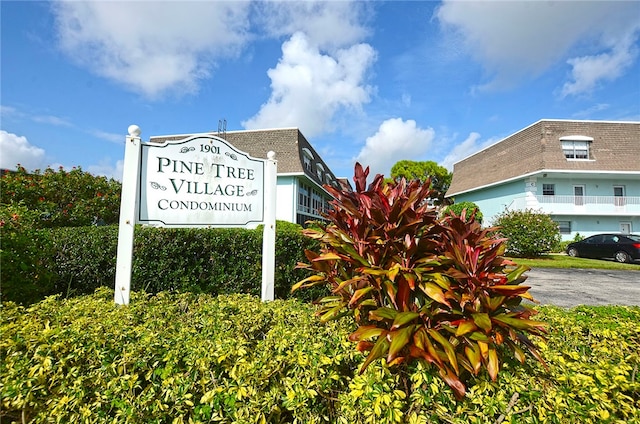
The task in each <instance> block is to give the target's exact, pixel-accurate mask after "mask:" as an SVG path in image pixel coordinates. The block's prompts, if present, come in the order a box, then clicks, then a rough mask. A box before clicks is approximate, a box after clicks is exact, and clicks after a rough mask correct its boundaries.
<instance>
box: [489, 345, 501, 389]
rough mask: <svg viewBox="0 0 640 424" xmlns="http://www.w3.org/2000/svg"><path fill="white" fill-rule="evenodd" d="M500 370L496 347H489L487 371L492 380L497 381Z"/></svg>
mask: <svg viewBox="0 0 640 424" xmlns="http://www.w3.org/2000/svg"><path fill="white" fill-rule="evenodd" d="M499 370H500V363H499V362H498V353H497V352H496V350H495V349H493V348H489V361H488V362H487V371H489V376H490V377H491V381H496V379H497V378H498V371H499Z"/></svg>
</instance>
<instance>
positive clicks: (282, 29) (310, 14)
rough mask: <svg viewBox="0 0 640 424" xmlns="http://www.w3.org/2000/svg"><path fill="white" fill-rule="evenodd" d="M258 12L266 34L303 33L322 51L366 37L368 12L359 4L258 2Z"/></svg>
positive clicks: (287, 34)
mask: <svg viewBox="0 0 640 424" xmlns="http://www.w3.org/2000/svg"><path fill="white" fill-rule="evenodd" d="M257 9H258V11H259V12H258V13H256V19H257V20H258V22H259V23H260V25H261V26H262V27H263V28H264V29H265V31H266V32H267V33H268V34H269V35H271V36H275V37H282V36H290V35H292V34H295V33H296V32H303V33H304V34H306V36H307V38H308V40H309V43H310V44H312V45H314V46H316V47H318V48H320V49H323V50H328V51H333V50H334V49H336V48H340V47H344V46H347V45H352V44H356V43H358V42H360V41H361V40H362V39H363V38H364V37H365V36H367V35H368V34H369V29H368V28H367V27H366V26H365V25H364V22H366V21H367V18H368V17H370V16H371V15H370V14H369V12H370V10H369V8H368V5H367V4H366V3H365V2H361V1H356V2H353V1H286V0H285V1H268V2H258V3H257Z"/></svg>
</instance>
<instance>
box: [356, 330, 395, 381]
mask: <svg viewBox="0 0 640 424" xmlns="http://www.w3.org/2000/svg"><path fill="white" fill-rule="evenodd" d="M390 344H391V343H390V342H389V340H387V338H386V337H378V341H377V342H376V344H375V345H373V348H372V349H371V352H369V355H368V356H367V359H365V361H364V363H363V364H362V367H361V368H360V374H362V373H363V372H364V371H365V370H366V369H367V367H368V366H369V364H370V363H371V362H373V361H375V360H376V359H378V358H383V357H384V356H385V355H386V354H387V352H388V351H389V345H390Z"/></svg>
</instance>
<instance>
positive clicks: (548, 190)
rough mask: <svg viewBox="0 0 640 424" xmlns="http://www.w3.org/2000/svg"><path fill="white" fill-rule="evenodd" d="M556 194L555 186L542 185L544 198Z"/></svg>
mask: <svg viewBox="0 0 640 424" xmlns="http://www.w3.org/2000/svg"><path fill="white" fill-rule="evenodd" d="M555 194H556V185H555V184H542V195H543V196H555Z"/></svg>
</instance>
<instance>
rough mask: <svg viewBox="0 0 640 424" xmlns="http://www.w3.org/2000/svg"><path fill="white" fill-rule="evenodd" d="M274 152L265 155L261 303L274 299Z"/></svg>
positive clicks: (275, 182) (275, 171)
mask: <svg viewBox="0 0 640 424" xmlns="http://www.w3.org/2000/svg"><path fill="white" fill-rule="evenodd" d="M275 157H276V154H275V152H272V151H270V152H269V153H267V161H266V162H265V170H264V184H265V193H264V196H265V200H264V230H263V233H262V301H267V300H273V299H274V292H273V288H274V276H275V272H276V269H275V268H276V260H275V257H276V252H275V248H276V186H277V175H276V174H277V166H278V164H277V162H276V161H275Z"/></svg>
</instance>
